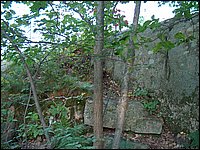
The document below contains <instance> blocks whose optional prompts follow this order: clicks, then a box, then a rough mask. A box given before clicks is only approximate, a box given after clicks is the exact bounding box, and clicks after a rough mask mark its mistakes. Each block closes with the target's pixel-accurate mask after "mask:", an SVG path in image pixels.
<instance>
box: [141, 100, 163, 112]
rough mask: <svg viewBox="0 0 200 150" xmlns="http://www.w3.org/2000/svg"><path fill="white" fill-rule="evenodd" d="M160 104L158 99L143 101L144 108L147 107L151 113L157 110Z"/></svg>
mask: <svg viewBox="0 0 200 150" xmlns="http://www.w3.org/2000/svg"><path fill="white" fill-rule="evenodd" d="M159 104H160V102H159V101H158V100H151V101H150V102H146V103H143V105H144V108H146V109H147V110H148V111H149V112H150V114H153V113H155V112H156V110H157V106H158V105H159Z"/></svg>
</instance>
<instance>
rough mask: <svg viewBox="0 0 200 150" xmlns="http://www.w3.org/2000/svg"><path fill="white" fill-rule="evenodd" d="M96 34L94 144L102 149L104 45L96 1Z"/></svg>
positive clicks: (101, 9)
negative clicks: (102, 56)
mask: <svg viewBox="0 0 200 150" xmlns="http://www.w3.org/2000/svg"><path fill="white" fill-rule="evenodd" d="M97 4H98V5H97V19H96V20H97V28H96V30H97V35H96V43H95V49H94V136H95V138H96V140H95V142H94V146H95V148H96V149H103V147H104V143H103V69H102V60H101V59H102V58H101V55H102V51H103V46H104V2H103V1H97Z"/></svg>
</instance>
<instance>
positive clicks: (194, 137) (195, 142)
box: [184, 130, 199, 149]
mask: <svg viewBox="0 0 200 150" xmlns="http://www.w3.org/2000/svg"><path fill="white" fill-rule="evenodd" d="M188 138H189V139H190V143H189V144H184V147H185V148H190V149H196V148H197V149H198V148H199V130H196V131H193V132H191V133H190V134H189V135H188Z"/></svg>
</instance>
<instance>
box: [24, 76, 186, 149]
mask: <svg viewBox="0 0 200 150" xmlns="http://www.w3.org/2000/svg"><path fill="white" fill-rule="evenodd" d="M105 78H106V80H104V94H103V95H104V98H105V97H110V96H111V95H112V96H113V97H119V95H120V87H119V86H118V85H117V83H115V82H114V81H112V80H111V79H110V77H109V76H108V75H104V79H105ZM89 128H90V132H88V133H87V134H86V136H91V135H93V132H92V127H89ZM107 135H108V136H114V129H109V128H104V136H107ZM123 138H125V139H128V140H131V141H135V142H139V143H143V144H146V145H148V146H149V149H184V148H183V147H182V146H181V144H183V142H184V139H185V135H180V134H178V135H174V134H173V133H172V132H171V131H170V129H169V128H168V126H167V125H166V124H163V129H162V133H161V134H160V135H152V134H136V133H131V132H123ZM40 140H41V139H36V140H32V141H28V142H27V143H26V144H20V145H21V149H45V143H46V142H45V141H44V140H43V142H40Z"/></svg>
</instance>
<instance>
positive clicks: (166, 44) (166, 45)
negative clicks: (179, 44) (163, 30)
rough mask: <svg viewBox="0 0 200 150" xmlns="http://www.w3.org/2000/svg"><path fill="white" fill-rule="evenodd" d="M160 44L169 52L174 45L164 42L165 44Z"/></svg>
mask: <svg viewBox="0 0 200 150" xmlns="http://www.w3.org/2000/svg"><path fill="white" fill-rule="evenodd" d="M162 44H163V47H164V48H166V49H167V50H170V49H172V48H174V47H175V44H174V43H172V42H171V41H165V42H162Z"/></svg>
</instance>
